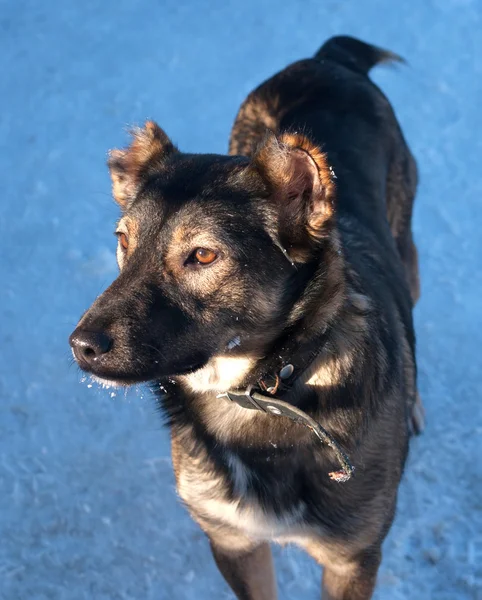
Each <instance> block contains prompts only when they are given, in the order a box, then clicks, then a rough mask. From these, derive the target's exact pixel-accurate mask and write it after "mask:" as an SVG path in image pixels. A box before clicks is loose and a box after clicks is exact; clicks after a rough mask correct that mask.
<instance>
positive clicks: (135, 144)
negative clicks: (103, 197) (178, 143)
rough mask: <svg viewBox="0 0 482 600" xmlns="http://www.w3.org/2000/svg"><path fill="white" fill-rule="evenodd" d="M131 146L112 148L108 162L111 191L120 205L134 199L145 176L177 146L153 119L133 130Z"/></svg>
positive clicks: (124, 206)
mask: <svg viewBox="0 0 482 600" xmlns="http://www.w3.org/2000/svg"><path fill="white" fill-rule="evenodd" d="M131 133H132V142H131V145H130V146H129V147H128V148H126V149H125V150H111V151H110V152H109V159H108V161H107V165H108V167H109V171H110V176H111V179H112V194H113V196H114V199H115V200H116V202H118V204H119V205H120V206H121V208H123V209H125V208H126V207H127V205H128V204H129V202H131V201H132V200H133V199H134V197H135V195H136V193H137V191H138V189H139V187H140V184H141V183H142V181H143V179H144V178H145V177H146V176H148V175H149V172H150V171H151V170H152V169H154V168H155V167H159V166H160V165H161V164H162V161H163V160H164V159H165V158H166V157H167V156H168V155H169V154H172V153H174V152H177V148H176V147H175V146H174V144H173V143H172V142H171V140H170V139H169V138H168V136H167V135H166V133H165V132H164V131H163V130H162V129H161V128H160V127H159V125H157V123H155V122H154V121H147V122H146V124H145V125H144V127H143V128H140V127H139V128H136V129H134V130H133V131H132V132H131Z"/></svg>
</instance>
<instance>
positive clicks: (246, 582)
mask: <svg viewBox="0 0 482 600" xmlns="http://www.w3.org/2000/svg"><path fill="white" fill-rule="evenodd" d="M211 550H212V552H213V556H214V560H215V561H216V564H217V566H218V568H219V570H220V571H221V573H222V575H223V577H224V579H225V580H226V581H227V582H228V584H229V585H230V586H231V589H232V590H233V592H234V593H235V594H236V597H237V598H238V600H276V598H277V593H276V580H275V575H274V568H273V558H272V556H271V549H270V547H269V544H267V543H263V544H261V545H259V546H256V547H254V548H253V547H250V548H248V549H242V550H240V549H236V550H233V549H232V550H230V549H228V548H227V547H226V545H224V544H223V545H222V546H221V545H219V544H217V543H216V542H215V541H214V540H213V539H211Z"/></svg>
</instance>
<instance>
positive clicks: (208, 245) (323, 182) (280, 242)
mask: <svg viewBox="0 0 482 600" xmlns="http://www.w3.org/2000/svg"><path fill="white" fill-rule="evenodd" d="M399 60H401V59H400V58H399V57H398V56H397V55H395V54H393V53H391V52H388V51H386V50H382V49H380V48H377V47H374V46H371V45H369V44H366V43H364V42H361V41H359V40H356V39H354V38H349V37H344V36H340V37H335V38H332V39H330V40H328V41H327V42H326V43H325V44H324V45H323V46H322V47H321V49H320V50H319V51H318V52H317V54H316V55H315V56H314V57H313V58H311V59H307V60H302V61H300V62H296V63H294V64H292V65H291V66H289V67H287V68H286V69H284V70H283V71H281V72H280V73H278V74H277V75H275V76H274V77H272V78H271V79H269V80H268V81H266V82H265V83H263V84H262V85H261V86H260V87H258V88H257V89H256V90H255V91H253V92H252V93H251V94H250V95H249V96H248V98H247V99H246V101H245V102H244V103H243V105H242V106H241V108H240V111H239V113H238V116H237V118H236V120H235V124H234V127H233V131H232V135H231V141H230V151H229V155H226V156H224V155H223V156H221V155H210V154H185V153H183V152H181V151H179V150H178V149H177V148H176V146H175V145H174V144H173V142H172V141H171V140H170V138H169V137H168V136H167V134H166V133H165V132H164V131H163V130H162V129H161V128H160V127H159V126H158V125H157V124H156V123H154V122H152V121H149V122H147V123H146V124H145V126H144V127H142V128H139V129H136V130H134V131H133V137H132V141H131V144H130V146H129V147H127V148H126V149H124V150H113V151H112V152H111V153H110V157H109V161H108V165H109V169H110V175H111V178H112V186H113V196H114V198H115V200H116V201H117V203H118V204H119V206H120V208H121V211H122V217H121V219H120V221H119V222H118V224H117V229H116V234H117V236H118V246H117V260H118V263H119V268H120V274H119V276H118V278H117V279H116V280H115V281H114V282H113V283H112V285H111V286H110V287H109V288H108V289H107V290H106V291H105V292H104V293H103V294H102V295H101V296H99V297H98V298H97V299H96V300H95V302H94V303H93V305H92V306H91V308H90V309H89V310H88V311H87V312H86V313H85V314H84V316H83V317H82V318H81V320H80V322H79V324H78V326H77V328H76V329H75V331H74V332H73V333H72V335H71V337H70V344H71V347H72V350H73V353H74V356H75V358H76V360H77V362H78V364H79V366H80V367H81V368H82V369H83V370H84V371H86V372H88V373H90V374H92V375H93V376H94V377H95V378H97V379H100V380H101V381H104V380H108V382H109V383H110V384H116V385H122V386H126V385H131V384H137V383H140V382H148V383H149V384H150V385H151V387H152V389H153V390H154V391H155V393H156V395H157V398H158V401H159V404H160V405H161V406H162V410H163V411H164V414H165V415H166V417H167V422H168V425H169V428H170V433H171V439H172V460H173V465H174V471H175V476H176V482H177V490H178V494H179V496H180V498H181V499H182V500H183V502H184V503H185V504H186V506H187V508H188V510H189V511H190V514H191V515H192V517H193V519H194V520H195V521H196V522H197V523H198V524H199V525H200V527H201V528H202V530H203V531H204V532H205V533H206V535H207V537H208V539H209V543H210V546H211V549H212V553H213V557H214V560H215V562H216V564H217V565H218V567H219V570H220V572H221V573H222V575H223V576H224V578H225V580H226V581H227V583H228V584H229V585H230V587H231V588H232V590H233V592H234V594H235V595H236V597H237V598H238V599H242V600H273V599H275V598H276V585H275V577H274V572H273V565H272V558H271V552H270V546H269V543H270V542H278V543H281V544H285V543H295V544H297V545H298V546H300V547H301V548H303V549H305V550H306V552H307V553H308V554H309V555H311V556H312V557H313V558H314V559H315V560H316V561H317V562H318V563H319V564H320V565H322V566H323V567H324V569H323V579H322V588H323V598H325V599H331V600H367V599H369V598H371V597H372V593H373V590H374V587H375V583H376V576H377V571H378V568H379V565H380V561H381V545H382V542H383V540H384V538H385V536H386V534H387V532H388V531H389V529H390V526H391V523H392V520H393V517H394V513H395V507H396V499H397V490H398V485H399V482H400V479H401V476H402V472H403V468H404V463H405V459H406V455H407V451H408V442H409V437H410V434H411V433H412V432H413V430H415V431H416V432H418V431H420V430H421V429H422V427H423V407H422V404H421V401H420V398H419V396H418V394H417V386H416V361H415V335H414V329H413V322H412V309H413V305H414V303H415V301H416V300H417V298H418V296H419V273H418V263H417V251H416V247H415V245H414V242H413V238H412V232H411V215H412V205H413V201H414V196H415V190H416V186H417V168H416V163H415V160H414V158H413V156H412V154H411V152H410V150H409V148H408V146H407V144H406V142H405V140H404V137H403V135H402V132H401V130H400V127H399V125H398V122H397V119H396V117H395V115H394V112H393V110H392V108H391V106H390V103H389V101H388V100H387V98H386V97H385V96H384V95H383V93H382V92H381V91H380V90H379V89H378V87H377V86H376V85H375V84H374V83H373V82H372V81H371V80H370V79H369V77H368V72H369V70H370V69H371V68H372V67H373V66H375V65H376V64H378V63H382V62H390V61H399Z"/></svg>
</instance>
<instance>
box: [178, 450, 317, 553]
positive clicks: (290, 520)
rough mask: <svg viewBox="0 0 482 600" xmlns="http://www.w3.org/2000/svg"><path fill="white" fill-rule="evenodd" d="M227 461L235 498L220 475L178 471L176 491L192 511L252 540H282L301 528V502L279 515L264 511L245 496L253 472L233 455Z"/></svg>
mask: <svg viewBox="0 0 482 600" xmlns="http://www.w3.org/2000/svg"><path fill="white" fill-rule="evenodd" d="M226 458H227V463H228V466H229V468H230V471H231V477H232V481H233V484H234V494H235V499H232V500H231V499H228V498H227V496H226V494H225V490H224V489H223V482H222V481H221V479H220V478H210V479H209V480H207V479H206V477H200V478H199V479H198V478H195V475H194V473H191V474H189V475H187V474H183V473H181V475H180V477H179V481H178V492H179V495H180V496H181V498H182V499H183V500H184V501H185V502H186V504H187V505H188V506H190V507H191V508H192V509H193V511H194V512H195V513H196V514H197V515H199V516H201V517H204V518H206V519H209V520H210V521H215V522H218V523H220V524H221V523H222V524H224V525H226V526H228V527H230V528H233V529H235V530H237V531H239V533H240V534H243V535H245V536H246V537H248V538H250V539H253V540H259V541H261V540H263V541H264V540H266V541H278V542H284V541H287V540H289V539H290V538H292V537H294V536H297V535H300V534H301V533H302V531H303V514H304V509H305V507H304V504H303V503H302V502H300V503H299V504H298V505H297V506H296V507H295V508H292V509H291V510H287V511H286V512H285V513H283V514H281V515H276V514H274V513H267V512H266V511H265V510H263V508H262V507H261V506H260V505H259V503H258V502H257V500H256V499H254V498H250V497H249V496H248V495H247V489H248V483H249V478H250V477H252V473H251V472H250V471H249V469H247V467H246V466H245V465H244V464H243V463H242V461H241V460H240V459H239V458H238V457H237V456H235V455H234V454H231V453H230V454H229V455H228V456H227V457H226Z"/></svg>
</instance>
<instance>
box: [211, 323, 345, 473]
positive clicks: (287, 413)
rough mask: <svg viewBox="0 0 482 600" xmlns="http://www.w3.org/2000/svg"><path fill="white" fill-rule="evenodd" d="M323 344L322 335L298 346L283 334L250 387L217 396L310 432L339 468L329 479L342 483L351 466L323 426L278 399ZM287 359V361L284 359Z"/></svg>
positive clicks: (323, 337)
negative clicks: (324, 446)
mask: <svg viewBox="0 0 482 600" xmlns="http://www.w3.org/2000/svg"><path fill="white" fill-rule="evenodd" d="M325 342H326V332H325V331H324V332H323V333H322V334H321V335H319V336H317V337H316V339H314V340H312V341H310V342H308V343H306V344H299V342H298V341H297V340H296V337H295V336H294V335H291V336H290V335H287V336H286V337H285V339H284V341H282V343H281V344H277V345H276V347H275V348H273V349H272V350H271V351H270V353H269V356H268V357H267V358H265V359H264V360H262V361H260V362H259V363H258V365H257V366H256V367H255V369H254V371H253V372H251V373H250V375H249V379H250V380H251V381H255V382H256V383H255V384H254V385H252V384H249V382H247V381H245V382H243V384H242V386H241V388H240V389H235V390H228V391H226V392H224V393H222V394H219V395H218V398H221V397H224V398H227V399H229V400H231V402H235V403H236V404H237V405H238V406H241V407H243V408H246V409H250V410H259V411H262V412H264V413H268V414H271V415H274V416H283V417H287V418H288V419H291V420H292V421H294V422H296V423H299V424H301V425H304V426H305V427H308V428H309V429H311V431H312V432H313V433H314V434H315V435H316V437H317V438H318V440H319V441H320V442H321V443H323V444H327V445H328V446H329V447H330V448H331V449H332V450H333V452H334V454H335V456H336V458H337V460H338V462H339V463H340V467H341V469H340V470H338V471H332V472H330V473H329V476H330V478H331V479H333V480H334V481H338V482H345V481H348V480H349V479H350V477H351V476H352V475H353V472H354V470H355V469H354V467H353V466H352V464H351V462H350V459H349V458H348V456H347V455H346V454H345V452H344V451H343V450H342V449H341V447H340V446H339V444H338V443H337V442H336V440H335V439H334V438H333V437H332V436H331V435H330V434H329V433H328V432H327V431H326V430H325V429H323V427H322V426H321V425H320V424H319V423H317V422H316V421H315V420H314V419H312V418H311V417H310V416H309V415H307V414H306V413H305V412H303V411H302V410H300V409H299V408H297V407H296V406H294V405H292V404H290V403H288V402H285V401H283V400H280V399H279V398H277V397H276V396H280V395H282V394H284V393H286V392H287V391H289V389H290V388H291V387H292V386H293V383H294V382H295V381H296V380H297V379H298V378H299V377H300V375H301V374H302V373H304V372H305V371H306V369H308V367H309V366H310V365H311V363H312V362H313V360H314V359H315V358H316V357H317V356H318V355H319V353H320V352H321V350H322V349H323V347H324V345H325ZM285 357H291V358H289V359H288V358H285Z"/></svg>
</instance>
